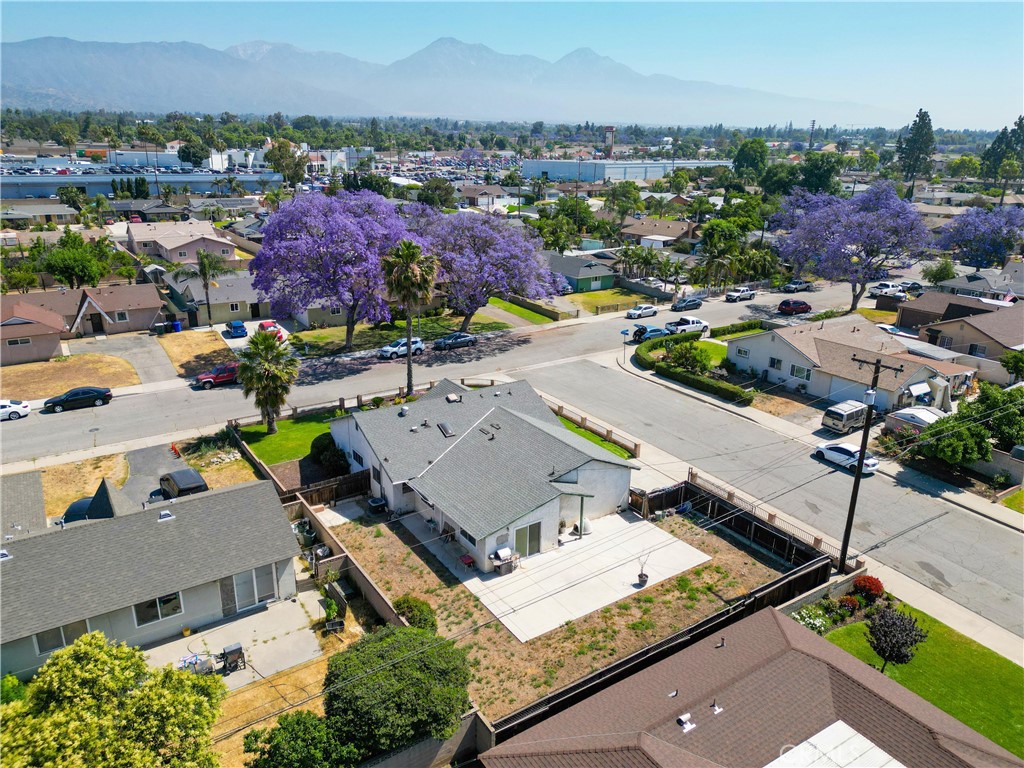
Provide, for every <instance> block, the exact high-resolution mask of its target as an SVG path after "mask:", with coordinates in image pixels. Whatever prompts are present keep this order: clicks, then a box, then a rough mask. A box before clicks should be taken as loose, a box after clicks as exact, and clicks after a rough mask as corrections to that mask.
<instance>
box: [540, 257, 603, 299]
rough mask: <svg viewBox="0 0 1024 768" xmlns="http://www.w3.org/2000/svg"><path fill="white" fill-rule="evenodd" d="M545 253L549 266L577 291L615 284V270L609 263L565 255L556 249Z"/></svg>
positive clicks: (599, 288)
mask: <svg viewBox="0 0 1024 768" xmlns="http://www.w3.org/2000/svg"><path fill="white" fill-rule="evenodd" d="M544 255H545V256H546V257H547V260H548V268H549V269H550V270H551V271H552V272H554V273H555V274H556V275H561V276H562V277H564V278H565V280H566V282H568V283H569V285H570V286H571V287H572V289H573V290H574V291H576V292H577V293H579V292H582V291H600V290H603V289H605V288H611V287H612V286H613V285H614V282H615V272H614V271H613V270H612V268H611V267H609V266H608V265H607V264H600V263H598V262H596V261H594V260H593V259H587V258H583V259H581V258H579V257H577V256H563V255H562V254H560V253H557V252H555V251H544Z"/></svg>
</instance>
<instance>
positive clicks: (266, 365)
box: [238, 333, 299, 435]
mask: <svg viewBox="0 0 1024 768" xmlns="http://www.w3.org/2000/svg"><path fill="white" fill-rule="evenodd" d="M238 359H239V364H238V380H239V381H240V382H241V383H242V396H243V397H245V398H247V399H248V397H249V396H250V395H252V396H253V402H254V403H255V404H256V407H257V408H259V411H260V418H261V419H262V420H263V423H264V424H266V425H267V434H268V435H274V434H277V417H278V416H279V415H280V413H281V408H282V407H283V406H284V404H285V402H286V401H287V399H288V393H289V392H291V389H292V384H293V383H294V382H295V379H296V378H297V377H298V375H299V361H298V359H297V358H295V357H294V356H293V355H292V354H291V350H290V349H288V345H287V344H286V343H283V342H280V341H278V340H277V336H276V335H275V334H273V333H254V334H253V335H252V336H251V337H249V343H248V344H246V346H245V347H244V348H243V349H242V351H241V352H240V353H239V354H238Z"/></svg>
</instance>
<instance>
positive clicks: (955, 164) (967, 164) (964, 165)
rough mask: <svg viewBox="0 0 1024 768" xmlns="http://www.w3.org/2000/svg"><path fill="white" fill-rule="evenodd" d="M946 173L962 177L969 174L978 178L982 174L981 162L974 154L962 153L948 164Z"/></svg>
mask: <svg viewBox="0 0 1024 768" xmlns="http://www.w3.org/2000/svg"><path fill="white" fill-rule="evenodd" d="M946 173H948V174H949V175H950V176H959V177H960V178H961V179H966V178H967V177H968V176H970V177H971V178H972V179H976V178H978V176H979V175H980V174H981V162H980V161H979V160H978V158H976V157H975V156H974V155H960V157H958V158H957V159H956V160H953V161H952V162H951V163H949V164H948V165H947V166H946Z"/></svg>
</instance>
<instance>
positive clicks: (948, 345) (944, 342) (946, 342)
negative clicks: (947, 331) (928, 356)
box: [939, 336, 953, 349]
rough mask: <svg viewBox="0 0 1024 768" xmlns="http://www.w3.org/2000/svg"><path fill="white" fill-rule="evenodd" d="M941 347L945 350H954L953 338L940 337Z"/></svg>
mask: <svg viewBox="0 0 1024 768" xmlns="http://www.w3.org/2000/svg"><path fill="white" fill-rule="evenodd" d="M939 346H940V347H942V348H943V349H952V347H953V337H952V336H941V337H939Z"/></svg>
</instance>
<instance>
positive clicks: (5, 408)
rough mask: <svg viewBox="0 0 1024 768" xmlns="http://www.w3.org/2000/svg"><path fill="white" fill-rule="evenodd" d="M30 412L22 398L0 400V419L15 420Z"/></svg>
mask: <svg viewBox="0 0 1024 768" xmlns="http://www.w3.org/2000/svg"><path fill="white" fill-rule="evenodd" d="M31 412H32V406H30V405H29V404H28V403H26V402H25V401H24V400H0V421H17V420H18V419H20V418H22V417H23V416H28V415H29V414H30V413H31Z"/></svg>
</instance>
